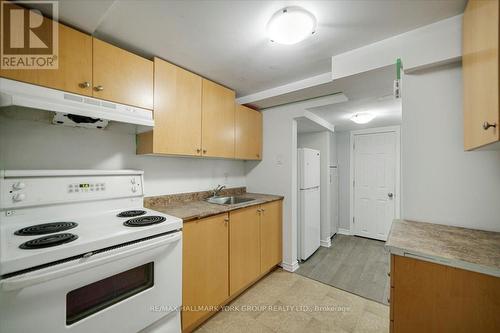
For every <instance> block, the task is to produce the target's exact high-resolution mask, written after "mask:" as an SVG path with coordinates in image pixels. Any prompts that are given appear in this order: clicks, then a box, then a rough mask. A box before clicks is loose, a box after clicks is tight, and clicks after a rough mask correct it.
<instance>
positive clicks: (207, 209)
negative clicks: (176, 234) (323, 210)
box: [148, 193, 283, 222]
mask: <svg viewBox="0 0 500 333" xmlns="http://www.w3.org/2000/svg"><path fill="white" fill-rule="evenodd" d="M238 196H241V197H245V198H254V199H255V200H253V201H248V202H244V203H241V204H237V205H217V204H212V203H208V202H206V201H204V200H194V201H188V202H175V203H168V204H163V203H154V202H153V203H150V204H148V208H150V209H153V210H156V211H159V212H162V213H165V214H168V215H172V216H175V217H178V218H181V219H182V220H183V221H184V222H188V221H191V220H196V219H201V218H204V217H208V216H212V215H217V214H221V213H225V212H229V211H232V210H235V209H240V208H244V207H250V206H255V205H260V204H263V203H267V202H272V201H277V200H282V199H283V197H282V196H279V195H270V194H259V193H244V194H240V195H238Z"/></svg>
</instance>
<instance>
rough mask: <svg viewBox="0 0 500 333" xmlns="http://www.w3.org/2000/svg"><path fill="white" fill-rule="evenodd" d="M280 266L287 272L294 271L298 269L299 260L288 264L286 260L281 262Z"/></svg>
mask: <svg viewBox="0 0 500 333" xmlns="http://www.w3.org/2000/svg"><path fill="white" fill-rule="evenodd" d="M280 266H281V268H283V269H284V270H285V271H287V272H295V271H296V270H297V269H299V262H298V261H297V260H295V261H294V262H293V263H291V264H289V263H286V262H282V263H281V264H280Z"/></svg>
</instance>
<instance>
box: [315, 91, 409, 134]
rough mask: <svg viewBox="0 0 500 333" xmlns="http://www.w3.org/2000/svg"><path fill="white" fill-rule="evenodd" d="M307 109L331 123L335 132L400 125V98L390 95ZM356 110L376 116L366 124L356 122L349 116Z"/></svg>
mask: <svg viewBox="0 0 500 333" xmlns="http://www.w3.org/2000/svg"><path fill="white" fill-rule="evenodd" d="M309 111H311V112H312V113H315V114H317V115H318V116H320V117H321V118H323V119H325V120H326V121H328V122H330V123H331V124H333V125H334V126H335V132H343V131H351V130H358V129H363V128H374V127H384V126H392V125H400V124H401V116H402V114H401V111H402V109H401V99H395V98H394V97H393V96H392V95H387V96H385V97H379V98H367V99H358V100H354V101H348V102H344V103H337V104H332V105H328V106H322V107H318V108H313V109H309ZM358 112H370V113H373V114H375V115H376V117H375V119H373V120H372V121H371V122H369V123H367V124H356V123H354V122H353V121H351V120H350V118H351V116H352V115H353V114H355V113H358Z"/></svg>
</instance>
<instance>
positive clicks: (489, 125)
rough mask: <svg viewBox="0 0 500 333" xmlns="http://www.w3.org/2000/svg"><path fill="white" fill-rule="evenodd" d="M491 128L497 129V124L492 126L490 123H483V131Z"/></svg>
mask: <svg viewBox="0 0 500 333" xmlns="http://www.w3.org/2000/svg"><path fill="white" fill-rule="evenodd" d="M490 127H493V128H496V127H497V123H492V124H490V123H489V122H487V121H485V122H484V123H483V129H484V130H485V131H486V130H487V129H488V128H490Z"/></svg>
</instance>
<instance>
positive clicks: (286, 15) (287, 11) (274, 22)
mask: <svg viewBox="0 0 500 333" xmlns="http://www.w3.org/2000/svg"><path fill="white" fill-rule="evenodd" d="M315 31H316V18H315V17H314V15H313V14H311V13H310V12H308V11H307V10H305V9H303V8H301V7H297V6H292V7H285V8H283V9H280V10H279V11H277V12H276V13H274V15H273V16H272V17H271V19H270V20H269V23H268V24H267V35H268V36H269V39H270V40H271V41H272V42H276V43H279V44H285V45H291V44H296V43H298V42H300V41H303V40H304V39H306V38H307V37H309V36H311V35H312V34H314V32H315Z"/></svg>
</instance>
